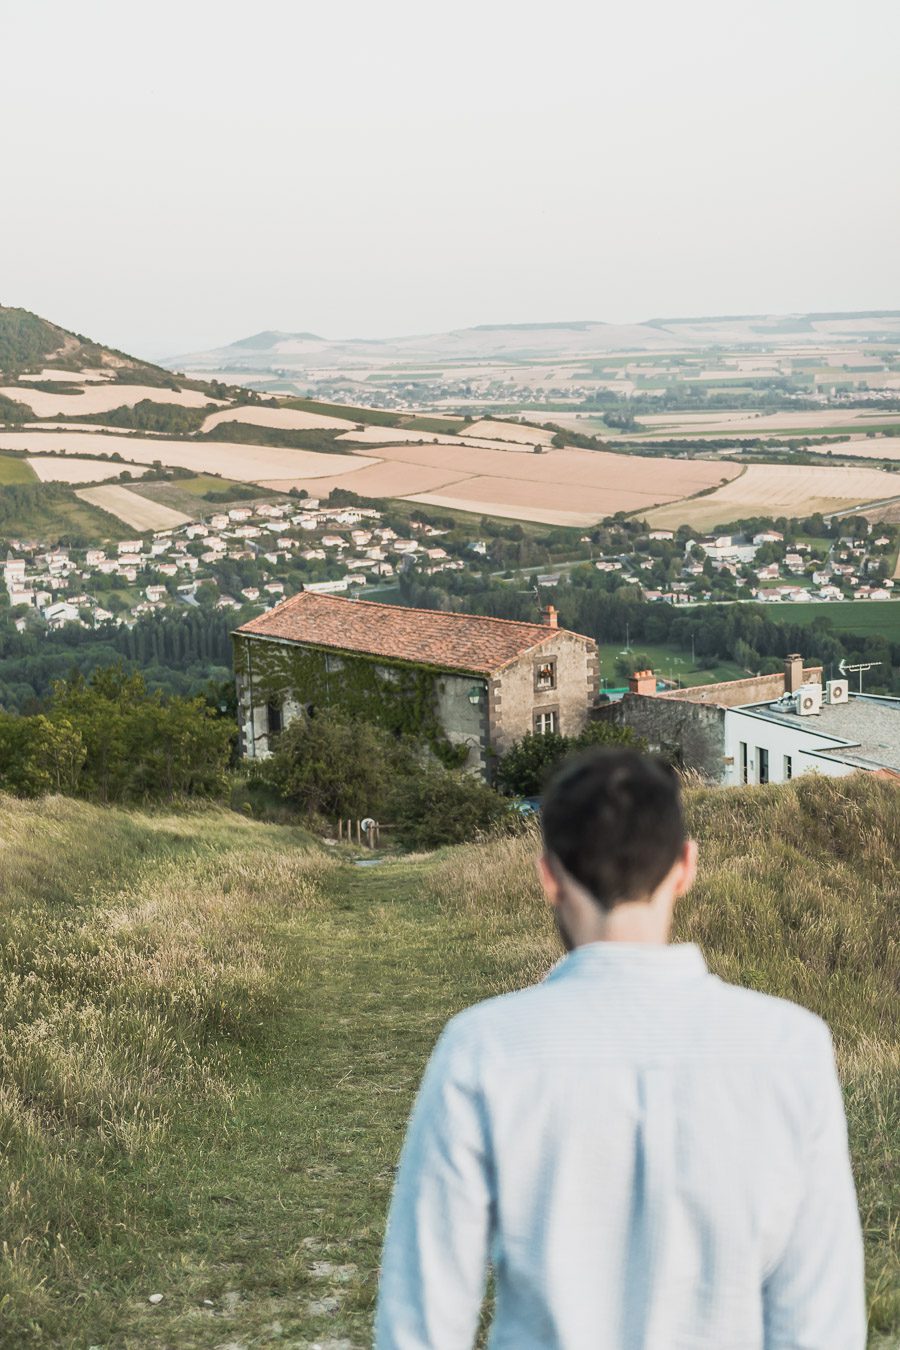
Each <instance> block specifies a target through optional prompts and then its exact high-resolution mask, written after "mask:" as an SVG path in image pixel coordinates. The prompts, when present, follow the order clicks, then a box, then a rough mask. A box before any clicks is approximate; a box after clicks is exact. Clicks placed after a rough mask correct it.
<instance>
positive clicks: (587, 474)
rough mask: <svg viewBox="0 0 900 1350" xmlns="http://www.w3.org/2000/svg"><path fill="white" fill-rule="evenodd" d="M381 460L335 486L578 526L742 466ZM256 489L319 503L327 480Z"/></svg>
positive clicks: (581, 453) (454, 454)
mask: <svg viewBox="0 0 900 1350" xmlns="http://www.w3.org/2000/svg"><path fill="white" fill-rule="evenodd" d="M379 454H380V455H381V456H382V461H381V463H379V464H376V465H374V466H372V467H371V468H370V469H367V470H366V472H365V474H364V475H363V473H362V471H359V472H355V473H342V474H341V476H340V482H339V483H338V482H333V483H331V484H330V486H335V487H337V486H341V487H345V488H349V489H350V490H351V491H353V492H359V493H360V494H361V495H364V496H368V497H376V498H377V497H405V498H407V499H408V500H410V501H417V502H422V503H423V504H431V505H438V506H447V507H454V508H456V509H458V510H461V511H473V512H479V513H482V514H483V513H485V512H488V513H490V514H491V515H497V516H505V517H509V518H511V519H513V520H534V521H540V522H542V523H544V524H553V525H573V526H581V525H589V524H593V523H594V522H595V521H597V520H599V519H600V518H601V517H603V516H606V515H612V514H613V513H614V512H616V511H638V510H642V509H644V508H650V507H652V506H654V505H657V504H659V503H663V502H671V501H673V500H676V499H678V498H682V497H686V496H691V494H693V493H695V492H700V491H702V490H703V489H704V488H710V487H715V486H717V485H718V484H719V483H721V482H722V481H723V480H725V479H728V478H733V477H734V476H735V475H737V474H739V473H740V472H741V469H740V468H739V466H738V465H737V464H732V463H730V462H728V463H723V462H720V461H713V460H683V459H662V458H659V459H657V458H652V459H651V458H649V457H640V456H628V455H613V454H609V453H607V452H604V451H592V450H549V451H547V452H546V453H545V454H543V455H521V454H515V453H513V454H510V453H509V452H508V451H506V450H493V449H487V450H485V449H478V448H476V447H473V446H468V445H464V444H462V443H461V442H456V443H454V444H453V445H452V446H450V445H443V444H441V445H391V446H385V447H384V448H383V449H380V450H379ZM426 474H427V475H429V476H427V477H426ZM259 481H261V482H262V484H263V486H265V487H271V488H277V489H279V490H280V491H285V490H286V489H287V488H288V487H298V488H306V490H307V491H308V492H311V493H314V494H315V495H320V494H321V493H323V492H325V491H326V490H327V488H328V486H329V480H328V479H323V478H318V479H314V480H309V481H304V480H302V479H297V480H292V481H290V482H285V481H284V480H278V479H275V478H272V479H262V480H259Z"/></svg>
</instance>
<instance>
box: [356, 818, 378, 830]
mask: <svg viewBox="0 0 900 1350" xmlns="http://www.w3.org/2000/svg"><path fill="white" fill-rule="evenodd" d="M374 827H375V821H374V820H373V819H372V817H371V816H366V818H365V820H361V821H360V822H359V828H360V829H361V830H362V831H364V833H365V834H368V833H369V831H370V830H371V829H374Z"/></svg>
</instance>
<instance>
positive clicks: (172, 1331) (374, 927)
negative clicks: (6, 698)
mask: <svg viewBox="0 0 900 1350" xmlns="http://www.w3.org/2000/svg"><path fill="white" fill-rule="evenodd" d="M689 810H690V815H691V819H692V827H693V829H694V831H695V833H696V834H697V836H698V837H699V839H700V841H701V846H702V857H703V862H702V871H701V878H700V881H699V884H698V886H697V887H696V889H695V891H694V893H693V894H692V895H691V896H690V897H689V898H688V899H687V900H686V901H685V903H684V905H683V908H682V912H681V915H680V933H679V936H681V937H683V938H690V939H694V940H697V941H699V942H700V943H701V944H702V946H703V947H704V950H705V951H706V953H707V956H708V959H709V961H710V964H711V966H712V968H713V969H714V970H715V971H717V972H718V973H720V974H722V975H723V976H725V977H726V978H728V979H733V980H737V981H740V982H742V983H745V984H749V985H752V986H753V987H757V988H762V989H766V990H770V991H772V992H775V993H779V994H785V995H787V996H789V997H792V998H796V999H798V1000H799V1001H801V1002H803V1003H805V1004H807V1005H808V1006H809V1007H812V1008H814V1009H815V1010H816V1011H818V1012H821V1013H822V1014H823V1015H825V1016H826V1017H827V1018H828V1019H829V1021H830V1023H831V1025H832V1028H833V1030H834V1033H835V1038H836V1041H837V1045H838V1051H839V1060H840V1065H841V1070H842V1074H843V1078H844V1083H845V1090H846V1097H847V1105H848V1112H849V1117H850V1125H851V1137H852V1146H853V1151H854V1158H855V1166H856V1174H857V1181H858V1186H859V1192H860V1203H861V1209H862V1213H863V1218H864V1223H865V1227H866V1234H867V1244H868V1274H869V1286H870V1303H871V1309H872V1314H871V1319H872V1337H871V1343H872V1345H873V1346H876V1345H877V1346H879V1347H885V1348H886V1347H887V1346H889V1345H896V1344H897V1340H896V1337H897V1336H898V1334H900V1259H898V1256H897V1252H898V1241H897V1239H898V1236H900V1221H898V1212H900V1210H898V1195H897V1193H896V1192H897V1184H898V1183H897V1178H898V1176H900V1168H898V1166H897V1158H896V1147H897V1144H896V1139H897V1112H898V1097H900V1090H898V1087H897V1082H898V1078H897V1069H898V1067H900V1010H898V1005H897V1000H896V996H895V995H896V982H897V976H898V964H900V958H898V948H897V942H896V931H895V911H894V906H895V904H896V896H897V893H898V885H897V881H898V858H900V795H898V793H897V790H896V788H895V787H894V786H893V785H891V784H888V783H885V782H882V781H879V780H876V779H874V778H862V777H860V778H858V779H856V778H854V779H844V780H827V779H811V778H810V779H804V780H798V781H797V782H795V783H793V784H790V785H787V786H785V787H768V788H750V789H742V790H740V791H723V790H703V791H695V792H692V793H691V794H690V802H689ZM535 848H536V840H535V838H534V836H527V835H526V836H524V837H519V838H507V839H504V840H501V841H492V842H490V843H486V844H473V845H470V846H465V847H462V848H457V849H452V850H446V851H444V852H442V853H439V854H435V855H431V856H427V857H406V858H396V859H388V860H386V861H384V863H383V865H381V866H376V867H366V868H362V867H357V866H355V865H354V864H353V862H352V859H351V858H350V857H349V855H346V854H344V853H343V852H342V851H341V850H340V849H331V850H328V849H325V848H323V847H322V846H320V845H318V844H316V843H314V842H313V841H312V840H311V839H310V838H309V837H308V836H307V835H305V834H304V833H303V832H302V831H301V830H299V829H296V828H293V827H289V826H275V825H268V824H262V823H259V822H254V821H251V820H247V819H244V818H243V817H241V816H239V815H237V814H235V813H229V812H226V811H223V810H219V809H209V810H196V811H186V812H169V813H160V814H144V813H137V812H125V811H121V810H114V809H102V808H96V807H92V806H88V805H85V804H83V803H76V802H72V801H67V800H64V799H61V798H51V799H48V800H46V801H44V802H41V803H39V804H34V803H31V804H26V803H22V802H18V801H15V800H13V799H11V798H0V897H2V898H0V905H2V909H3V918H4V930H5V931H4V936H5V942H4V944H3V948H2V964H0V1009H2V1018H3V1036H2V1039H0V1132H2V1144H3V1147H2V1151H0V1186H2V1193H3V1201H4V1207H5V1211H6V1223H5V1228H4V1238H5V1244H6V1245H5V1246H4V1248H3V1250H2V1254H0V1345H2V1346H4V1347H6V1346H9V1347H13V1346H15V1347H32V1346H34V1347H37V1346H41V1347H46V1346H64V1347H71V1350H89V1347H96V1348H97V1350H114V1348H115V1350H163V1347H175V1346H177V1347H179V1350H214V1348H215V1347H225V1346H228V1347H229V1348H230V1350H238V1348H239V1347H241V1348H243V1350H249V1348H250V1347H251V1346H252V1347H258V1346H259V1347H268V1346H273V1347H274V1346H279V1345H291V1346H295V1347H301V1346H302V1347H308V1346H310V1345H314V1344H319V1345H322V1346H331V1347H333V1350H337V1347H341V1350H350V1348H352V1347H360V1348H361V1347H363V1346H366V1345H368V1344H369V1343H370V1323H371V1315H372V1309H373V1300H374V1294H375V1286H376V1278H377V1263H378V1255H379V1249H380V1243H381V1236H382V1232H383V1224H384V1216H385V1210H386V1206H387V1202H388V1198H389V1194H390V1187H391V1182H392V1176H393V1166H394V1163H395V1161H396V1157H397V1153H398V1150H399V1147H400V1143H401V1140H402V1135H403V1129H404V1125H405V1120H406V1116H407V1113H408V1110H409V1106H410V1104H411V1100H412V1096H413V1093H414V1091H415V1088H416V1084H417V1082H418V1079H419V1076H420V1074H421V1071H422V1067H423V1064H424V1062H425V1059H426V1057H427V1055H428V1053H429V1050H430V1048H431V1046H432V1044H433V1042H434V1039H435V1037H436V1035H437V1033H438V1031H439V1029H440V1027H441V1025H442V1023H443V1022H444V1020H445V1019H446V1018H447V1017H448V1016H450V1015H451V1014H452V1013H453V1012H455V1011H457V1010H458V1009H459V1008H461V1007H463V1006H464V1005H466V1004H468V1003H470V1002H472V1001H474V1000H476V999H479V998H483V997H486V996H489V995H491V994H494V993H497V992H500V991H503V990H507V989H511V988H514V987H516V986H517V985H520V984H522V983H525V982H528V981H533V980H536V979H539V978H540V977H541V975H542V974H543V973H544V971H546V969H547V968H548V966H549V965H550V964H551V963H552V961H553V960H555V958H556V956H557V949H556V943H555V938H554V935H553V930H552V925H551V923H550V921H549V918H548V915H547V913H546V911H545V908H544V906H543V905H542V903H541V901H540V899H539V897H538V894H537V887H536V881H535V877H534V873H533V868H532V862H531V859H532V856H533V854H534V852H535ZM153 1294H162V1296H163V1297H162V1299H161V1301H159V1302H158V1303H157V1304H151V1303H150V1302H149V1298H150V1296H151V1295H153Z"/></svg>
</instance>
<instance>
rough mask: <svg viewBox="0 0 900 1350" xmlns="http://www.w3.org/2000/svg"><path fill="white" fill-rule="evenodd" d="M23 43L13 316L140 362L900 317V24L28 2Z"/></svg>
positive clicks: (6, 27) (10, 262)
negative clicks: (522, 329) (612, 325)
mask: <svg viewBox="0 0 900 1350" xmlns="http://www.w3.org/2000/svg"><path fill="white" fill-rule="evenodd" d="M0 41H2V45H3V49H4V60H3V79H2V82H0V112H2V126H3V129H4V135H3V138H2V142H0V144H2V159H0V165H2V168H0V181H2V183H3V189H4V191H3V196H2V200H0V302H2V303H4V304H15V305H24V306H25V307H26V308H28V309H33V310H36V311H37V312H39V313H41V314H44V315H46V316H47V317H48V318H53V319H55V320H56V321H58V322H60V323H62V324H64V325H65V326H66V327H70V328H74V329H76V330H77V331H79V332H82V333H85V334H88V335H89V336H92V337H95V338H97V339H99V340H101V341H104V342H108V343H111V344H112V345H115V346H119V347H122V348H124V349H127V350H131V351H133V352H136V353H138V354H146V355H164V354H175V353H182V352H188V351H191V350H195V349H198V348H202V347H209V346H215V345H219V344H221V343H223V342H230V341H233V340H235V339H236V338H239V337H242V336H244V335H246V334H249V333H252V332H255V331H257V330H259V329H262V328H281V329H288V330H295V331H299V330H311V331H313V332H317V333H321V334H324V335H325V336H329V337H349V336H364V337H376V336H395V335H399V334H403V333H416V332H429V331H438V330H442V329H446V328H454V327H464V326H468V325H472V324H478V323H498V322H525V321H533V320H544V321H548V320H559V319H575V318H578V319H582V318H584V319H587V318H590V319H605V320H610V321H615V322H627V321H630V320H640V319H646V318H652V317H659V316H666V315H669V316H674V315H688V314H723V313H746V312H761V311H776V312H779V311H789V310H831V309H885V308H897V309H900V257H898V247H897V245H898V240H900V172H898V150H897V148H898V144H900V80H898V76H897V52H898V50H900V5H898V4H897V0H857V2H856V3H855V4H850V3H849V0H752V3H744V4H738V3H736V2H735V0H730V2H729V0H616V3H615V4H611V3H608V2H607V0H578V2H576V0H553V2H552V3H544V4H540V5H538V4H534V3H531V2H530V0H515V2H512V0H452V3H451V2H450V0H430V3H429V0H381V2H380V3H379V2H378V0H344V3H341V4H329V3H328V2H327V0H317V3H314V4H313V3H309V0H254V3H240V4H238V3H235V2H234V0H179V3H174V2H173V0H153V3H152V4H151V3H144V4H128V3H123V0H81V3H79V4H72V3H71V0H30V3H28V4H13V3H12V0H5V3H2V2H0Z"/></svg>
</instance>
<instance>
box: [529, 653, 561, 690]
mask: <svg viewBox="0 0 900 1350" xmlns="http://www.w3.org/2000/svg"><path fill="white" fill-rule="evenodd" d="M534 687H535V689H537V690H541V689H555V688H556V659H555V658H554V659H553V660H552V661H538V663H537V665H536V666H535V668H534Z"/></svg>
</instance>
